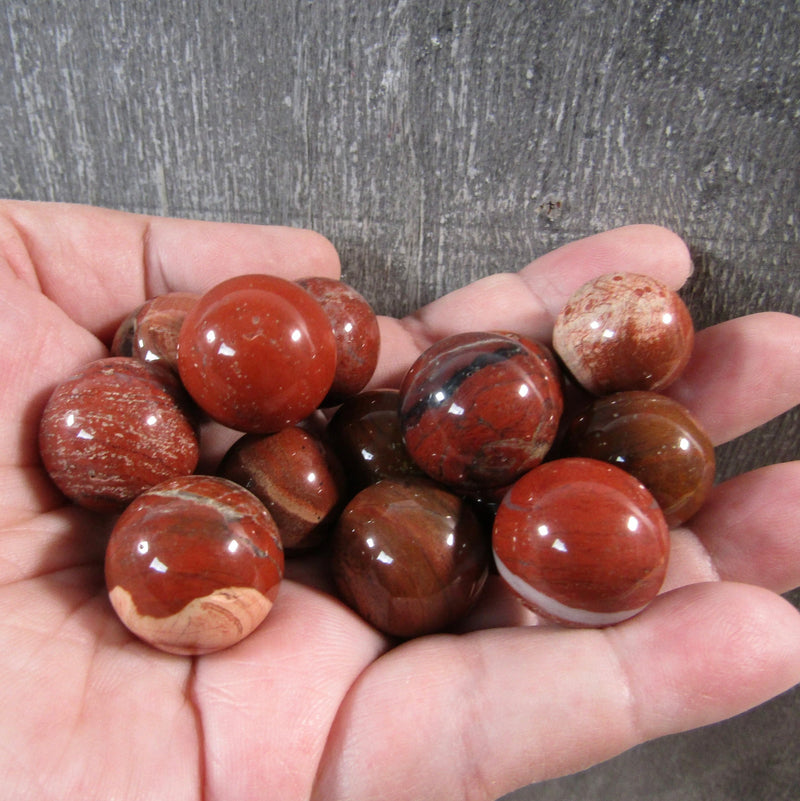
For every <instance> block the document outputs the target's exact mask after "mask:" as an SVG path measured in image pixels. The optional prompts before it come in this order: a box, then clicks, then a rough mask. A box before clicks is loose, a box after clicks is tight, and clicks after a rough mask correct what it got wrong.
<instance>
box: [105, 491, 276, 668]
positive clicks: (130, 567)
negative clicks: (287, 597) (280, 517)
mask: <svg viewBox="0 0 800 801" xmlns="http://www.w3.org/2000/svg"><path fill="white" fill-rule="evenodd" d="M283 566H284V565H283V551H282V550H281V544H280V538H279V537H278V531H277V528H276V526H275V523H274V521H273V520H272V518H271V517H270V515H269V513H268V512H267V510H266V509H265V508H264V505H263V504H262V503H261V502H260V501H259V500H258V499H257V498H256V497H255V496H253V495H252V494H251V493H249V492H248V491H247V490H245V489H243V488H242V487H240V486H238V485H237V484H234V483H233V482H230V481H226V480H224V479H221V478H212V477H209V476H186V477H183V478H178V479H173V480H170V481H167V482H164V483H163V484H160V485H158V486H157V487H154V488H153V489H151V490H149V491H148V492H146V493H143V494H142V495H140V496H139V497H138V498H137V499H136V500H135V501H134V502H133V503H132V504H131V505H130V506H129V507H128V508H127V509H126V510H125V511H124V512H123V514H122V515H121V516H120V518H119V520H118V521H117V523H116V525H115V526H114V530H113V531H112V533H111V538H110V540H109V543H108V549H107V551H106V562H105V573H106V585H107V587H108V591H109V597H110V599H111V604H112V606H113V607H114V610H115V611H116V612H117V614H118V616H119V618H120V619H121V620H122V622H123V623H124V624H125V626H126V627H127V628H128V629H129V630H130V631H132V632H133V633H134V634H135V635H136V636H138V637H139V638H141V639H142V640H144V641H145V642H147V643H149V644H150V645H153V646H155V647H156V648H159V649H161V650H162V651H168V652H169V653H174V654H205V653H210V652H212V651H218V650H221V649H222V648H227V647H229V646H231V645H234V644H235V643H237V642H239V641H240V640H242V639H244V638H245V637H246V636H247V635H248V634H250V633H251V632H252V631H253V630H254V629H255V628H256V626H258V625H259V624H260V623H261V622H262V621H263V620H264V618H265V617H266V616H267V614H268V613H269V611H270V609H271V608H272V605H273V603H274V601H275V598H276V596H277V594H278V588H279V585H280V581H281V578H282V576H283Z"/></svg>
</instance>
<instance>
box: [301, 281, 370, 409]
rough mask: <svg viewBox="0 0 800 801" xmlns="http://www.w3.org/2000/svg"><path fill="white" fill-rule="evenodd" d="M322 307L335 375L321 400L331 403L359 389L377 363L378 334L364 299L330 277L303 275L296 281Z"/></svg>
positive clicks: (365, 383)
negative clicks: (333, 347) (330, 336)
mask: <svg viewBox="0 0 800 801" xmlns="http://www.w3.org/2000/svg"><path fill="white" fill-rule="evenodd" d="M297 283H298V284H300V286H301V287H303V289H305V290H306V291H307V292H310V293H311V295H313V297H314V298H315V299H316V300H317V302H318V303H319V304H320V306H322V308H323V309H324V311H325V314H327V315H328V319H329V320H330V321H331V327H332V328H333V336H334V338H335V339H336V374H335V375H334V378H333V384H332V386H331V388H330V391H329V392H328V395H327V397H326V398H325V400H324V401H323V405H324V406H335V405H336V404H339V403H341V402H342V401H344V400H346V399H347V398H350V397H352V396H353V395H356V394H357V393H359V392H361V390H362V389H364V387H365V386H366V385H367V383H368V382H369V380H370V378H372V374H373V373H374V372H375V367H376V366H377V364H378V353H379V352H380V344H381V333H380V329H379V328H378V318H377V317H376V316H375V312H374V311H373V310H372V306H370V305H369V303H368V302H367V300H366V298H364V296H363V295H361V294H360V293H359V292H357V291H356V290H355V289H353V287H351V286H349V285H348V284H345V283H344V282H343V281H336V280H335V279H333V278H323V277H313V278H303V279H301V280H300V281H298V282H297Z"/></svg>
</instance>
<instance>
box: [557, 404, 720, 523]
mask: <svg viewBox="0 0 800 801" xmlns="http://www.w3.org/2000/svg"><path fill="white" fill-rule="evenodd" d="M568 448H569V451H570V453H571V454H572V455H575V456H586V457H588V458H592V459H600V460H602V461H605V462H608V463H610V464H613V465H616V466H617V467H621V468H622V469H623V470H625V471H627V472H628V473H630V474H631V475H633V476H636V478H638V479H639V481H641V482H642V484H644V485H645V487H647V489H649V490H650V492H651V493H652V494H653V497H654V498H655V499H656V501H657V502H658V505H659V506H660V507H661V510H662V511H663V512H664V517H665V518H666V520H667V524H668V525H669V526H677V525H680V524H681V523H683V522H685V521H686V520H688V519H689V518H690V517H691V516H692V515H693V514H694V513H695V512H696V511H697V510H698V509H699V508H700V507H701V506H702V505H703V502H704V501H705V499H706V497H707V496H708V493H709V491H710V489H711V487H712V485H713V483H714V473H715V458H714V446H713V444H712V442H711V440H710V439H709V436H708V434H706V432H705V431H704V430H703V429H702V427H701V426H700V424H699V423H698V422H697V420H696V419H695V418H694V417H693V416H692V414H691V413H690V412H689V411H688V409H686V408H684V407H683V406H682V405H681V404H680V403H678V402H677V401H674V400H672V399H671V398H667V397H666V396H664V395H659V394H658V393H656V392H617V393H615V394H613V395H606V396H605V397H602V398H597V399H595V400H594V401H593V402H592V403H591V404H590V405H589V407H588V408H586V409H585V410H584V411H583V412H582V413H581V414H580V415H579V416H578V418H577V419H576V420H575V421H574V422H573V424H572V426H571V428H570V432H569V437H568Z"/></svg>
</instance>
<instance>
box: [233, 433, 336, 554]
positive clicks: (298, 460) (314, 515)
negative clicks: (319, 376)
mask: <svg viewBox="0 0 800 801" xmlns="http://www.w3.org/2000/svg"><path fill="white" fill-rule="evenodd" d="M219 475H221V476H222V477H223V478H228V479H230V480H231V481H235V482H236V483H237V484H240V485H241V486H243V487H245V489H248V490H249V491H250V492H252V493H253V494H254V495H255V496H256V497H257V498H258V499H259V500H260V501H261V502H262V503H263V504H264V505H265V506H266V507H267V509H268V510H269V513H270V514H271V515H272V518H273V519H274V520H275V523H276V525H277V526H278V531H279V532H280V537H281V542H282V543H283V547H284V550H286V551H299V550H304V549H306V548H311V547H314V546H316V545H318V544H319V543H320V542H321V541H322V539H323V538H324V536H325V535H326V534H327V532H328V530H329V528H330V527H331V525H332V524H333V522H334V520H335V517H336V515H337V513H338V512H339V511H340V509H341V507H342V506H343V504H344V500H345V498H344V492H345V490H344V474H343V472H342V469H341V466H340V465H339V462H338V459H337V458H336V456H335V454H334V453H333V452H332V451H331V449H329V448H327V447H326V446H325V445H324V443H323V441H322V440H321V439H320V438H319V437H318V436H316V435H314V434H312V433H311V432H310V431H307V430H305V429H303V428H300V427H298V426H289V427H288V428H283V429H281V430H280V431H277V432H276V433H274V434H245V435H244V436H243V437H241V438H240V439H239V440H237V441H236V442H235V443H234V444H233V445H232V446H231V448H230V449H229V450H228V452H227V453H226V454H225V457H224V458H223V460H222V463H221V464H220V467H219Z"/></svg>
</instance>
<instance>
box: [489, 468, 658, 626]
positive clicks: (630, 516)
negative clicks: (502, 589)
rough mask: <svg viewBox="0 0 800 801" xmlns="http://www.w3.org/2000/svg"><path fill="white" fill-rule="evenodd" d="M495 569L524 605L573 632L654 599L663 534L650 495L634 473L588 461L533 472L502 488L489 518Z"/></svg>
mask: <svg viewBox="0 0 800 801" xmlns="http://www.w3.org/2000/svg"><path fill="white" fill-rule="evenodd" d="M492 543H493V548H494V556H495V564H496V565H497V569H498V572H499V573H500V575H501V576H502V577H503V578H504V579H505V580H506V582H507V583H508V584H509V586H510V587H511V589H512V590H514V591H515V592H516V593H517V594H518V595H519V596H520V597H521V598H522V600H523V602H524V603H525V604H526V605H527V606H529V607H530V608H531V609H533V610H534V611H536V612H537V613H539V614H541V615H543V616H545V617H549V618H551V619H554V620H557V621H559V622H561V623H564V624H567V625H573V626H606V625H611V624H614V623H618V622H620V621H622V620H625V619H627V618H629V617H632V616H633V615H635V614H637V613H638V612H640V611H641V610H642V609H643V608H644V607H645V606H647V604H648V603H650V601H652V599H653V598H654V597H655V596H656V594H657V593H658V590H659V588H660V587H661V584H662V583H663V580H664V575H665V572H666V568H667V560H668V556H669V531H668V529H667V524H666V521H665V520H664V515H663V514H662V513H661V510H660V509H659V507H658V504H657V503H656V501H655V500H654V498H653V496H652V495H651V494H650V493H649V492H648V491H647V490H646V489H645V488H644V486H642V484H640V483H639V481H637V480H636V479H635V478H634V477H633V476H631V475H630V474H629V473H626V472H625V471H624V470H621V469H620V468H618V467H614V466H613V465H609V464H606V463H605V462H599V461H596V460H593V459H583V458H569V459H558V460H555V461H553V462H547V463H545V464H542V465H540V466H539V467H536V468H534V469H533V470H531V471H530V472H529V473H527V474H526V475H524V476H523V477H522V478H520V479H519V481H517V482H516V483H515V484H514V486H513V487H512V488H511V489H510V490H509V491H508V493H507V494H506V496H505V497H504V498H503V501H502V502H501V504H500V508H499V509H498V510H497V515H496V517H495V522H494V529H493V534H492Z"/></svg>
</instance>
